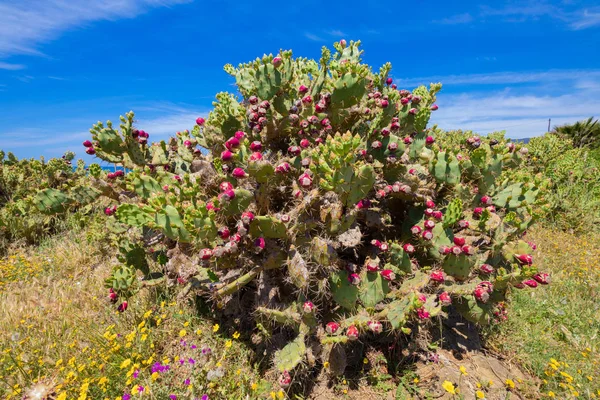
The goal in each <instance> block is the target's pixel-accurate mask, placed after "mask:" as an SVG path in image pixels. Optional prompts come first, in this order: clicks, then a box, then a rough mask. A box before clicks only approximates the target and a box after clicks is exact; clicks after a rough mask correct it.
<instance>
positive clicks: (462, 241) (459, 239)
mask: <svg viewBox="0 0 600 400" xmlns="http://www.w3.org/2000/svg"><path fill="white" fill-rule="evenodd" d="M454 244H455V245H457V246H461V247H462V246H464V245H465V238H464V237H460V236H455V237H454Z"/></svg>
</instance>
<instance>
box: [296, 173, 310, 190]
mask: <svg viewBox="0 0 600 400" xmlns="http://www.w3.org/2000/svg"><path fill="white" fill-rule="evenodd" d="M298 183H299V184H300V186H302V187H305V188H307V187H310V186H311V185H312V177H311V176H310V175H309V174H308V173H307V172H305V173H303V174H302V175H300V177H299V178H298Z"/></svg>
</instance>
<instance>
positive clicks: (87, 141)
mask: <svg viewBox="0 0 600 400" xmlns="http://www.w3.org/2000/svg"><path fill="white" fill-rule="evenodd" d="M83 146H84V147H92V146H93V145H92V142H90V141H89V140H86V141H84V142H83Z"/></svg>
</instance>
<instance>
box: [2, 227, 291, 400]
mask: <svg viewBox="0 0 600 400" xmlns="http://www.w3.org/2000/svg"><path fill="white" fill-rule="evenodd" d="M110 264H111V260H106V259H102V258H100V257H99V256H97V255H95V252H94V249H93V248H92V246H91V245H90V244H88V243H87V242H86V241H85V239H84V236H83V235H82V234H78V233H71V234H68V235H64V236H62V237H60V238H55V239H53V240H51V241H50V242H47V243H45V244H44V245H42V246H41V247H40V248H39V249H37V251H36V254H28V253H26V252H22V251H19V252H18V253H17V254H12V255H11V256H9V257H8V258H7V259H6V260H4V261H2V263H1V264H0V268H1V269H2V274H1V275H0V277H1V278H2V284H1V285H0V315H1V317H0V350H1V352H0V398H2V399H21V398H23V395H24V392H25V390H26V389H27V388H30V387H32V386H33V385H36V384H37V385H38V386H37V388H38V389H39V390H42V391H43V390H47V391H48V392H49V393H52V392H53V393H54V394H55V395H56V396H57V398H58V399H60V400H65V399H78V400H84V399H110V400H114V399H122V400H125V399H127V398H128V396H130V395H133V396H134V397H133V398H145V399H167V398H170V397H169V396H176V397H173V398H178V399H187V398H199V399H200V398H202V396H203V395H207V396H209V397H210V398H213V399H214V398H245V397H246V396H249V397H250V398H259V397H260V398H265V397H266V396H267V397H273V396H275V397H276V398H277V397H279V398H282V397H283V393H282V392H281V393H278V391H279V389H278V388H277V389H274V387H275V386H274V385H272V384H271V383H270V382H267V381H265V380H263V379H261V378H260V377H259V376H258V373H257V371H256V370H255V368H254V366H252V365H251V364H250V362H249V360H250V357H249V350H248V349H247V348H246V346H245V345H244V344H243V343H242V342H241V341H240V339H239V338H240V333H239V332H235V331H234V330H225V329H224V328H222V327H220V326H219V325H218V324H213V323H212V322H209V321H208V320H200V319H199V318H198V313H197V312H196V310H195V308H194V307H193V306H192V305H186V304H183V305H182V304H178V303H176V302H175V301H172V299H170V298H169V294H168V293H166V294H165V293H158V292H150V291H147V292H146V293H144V294H143V295H138V296H135V298H134V299H132V300H131V302H130V305H129V309H128V310H127V312H124V313H117V312H116V311H115V307H114V306H112V305H110V303H109V302H108V300H107V299H106V292H105V289H104V288H103V278H104V277H105V276H106V275H107V273H108V271H107V269H108V268H109V267H110ZM15 265H16V266H19V265H21V266H26V268H29V269H31V271H35V274H29V275H28V276H27V277H25V279H23V278H24V276H23V274H18V273H16V272H15ZM208 349H210V353H209V350H208ZM157 363H158V364H157ZM167 366H168V367H167ZM24 398H27V397H24Z"/></svg>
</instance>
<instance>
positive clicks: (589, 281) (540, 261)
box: [488, 229, 600, 399]
mask: <svg viewBox="0 0 600 400" xmlns="http://www.w3.org/2000/svg"><path fill="white" fill-rule="evenodd" d="M528 240H533V241H534V242H536V243H537V244H538V246H539V249H538V251H537V252H536V255H535V256H536V260H535V261H536V265H538V267H539V268H540V270H542V271H548V272H550V273H551V274H552V283H551V284H550V285H548V286H544V287H538V288H537V289H523V290H518V289H515V290H514V291H513V296H512V300H511V305H510V315H509V320H508V321H507V322H506V323H504V324H503V325H501V326H500V327H499V328H497V330H496V331H494V332H492V334H491V335H490V337H489V339H488V341H489V344H490V345H492V346H493V347H495V348H496V349H497V350H499V351H500V352H501V353H504V354H507V355H509V356H511V357H514V359H516V360H517V361H519V362H520V364H521V365H522V366H524V367H526V368H527V369H528V370H529V371H530V372H531V373H533V374H534V375H536V376H538V377H539V378H540V379H542V382H543V385H542V389H543V394H544V396H545V397H552V395H553V394H554V396H555V398H558V399H568V398H583V399H591V398H598V397H600V285H599V282H600V235H595V236H587V237H577V236H574V235H571V234H568V233H563V232H557V231H553V230H548V229H536V230H534V231H533V232H532V233H530V235H529V237H528Z"/></svg>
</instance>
